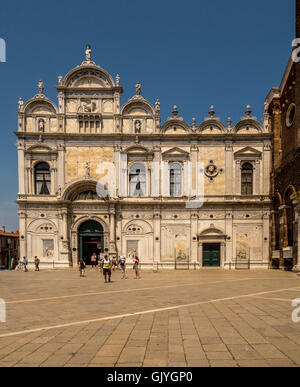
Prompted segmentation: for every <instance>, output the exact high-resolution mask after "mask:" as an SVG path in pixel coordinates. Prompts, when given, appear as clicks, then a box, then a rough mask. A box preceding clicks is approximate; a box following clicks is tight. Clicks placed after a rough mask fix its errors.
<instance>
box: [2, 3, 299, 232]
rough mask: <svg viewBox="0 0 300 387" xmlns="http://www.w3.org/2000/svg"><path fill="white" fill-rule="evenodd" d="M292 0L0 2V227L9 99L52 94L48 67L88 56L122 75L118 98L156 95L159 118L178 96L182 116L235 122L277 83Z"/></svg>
mask: <svg viewBox="0 0 300 387" xmlns="http://www.w3.org/2000/svg"><path fill="white" fill-rule="evenodd" d="M294 7H295V6H294V1H293V0H292V1H286V0H264V1H261V0H252V1H251V2H246V1H240V0H227V1H224V0H209V1H208V0H186V1H178V0H151V1H150V0H149V1H146V0H127V1H126V0H115V1H111V2H109V1H107V0H106V1H103V0H86V1H85V2H83V1H78V0H72V1H70V0H60V1H59V2H54V1H52V2H48V1H32V0H27V1H26V2H20V1H19V0H18V1H15V0H10V1H2V2H1V9H0V38H2V39H5V40H6V44H7V62H6V63H0V101H1V103H0V128H1V130H0V165H1V167H0V177H1V190H0V226H1V225H2V224H5V225H7V228H8V229H9V230H14V229H17V228H18V218H17V207H16V205H15V204H14V200H15V199H16V197H17V192H18V187H17V151H16V147H15V143H16V137H15V136H14V135H13V131H15V130H16V129H17V116H16V114H17V101H18V98H19V97H22V98H23V100H24V101H26V100H28V99H29V98H31V97H32V96H33V95H34V94H36V93H37V86H36V85H37V83H38V81H39V80H40V79H42V80H43V81H44V83H45V88H46V89H45V93H46V95H47V96H48V97H49V98H51V99H53V100H54V101H55V102H57V98H56V97H57V96H56V90H55V88H54V85H56V84H57V75H58V74H60V73H61V74H62V75H65V74H66V73H67V72H68V71H69V70H70V69H72V68H73V67H75V66H76V65H78V64H81V62H82V61H83V59H84V48H85V45H86V44H87V43H89V44H91V45H92V48H93V59H94V60H95V61H96V63H97V64H98V65H100V66H101V67H103V68H104V69H106V70H107V71H108V72H109V73H110V74H112V76H113V77H115V75H116V74H117V73H119V74H120V76H121V84H122V86H123V87H124V95H123V98H122V101H123V103H124V102H126V101H127V100H128V99H129V98H130V97H132V95H133V94H134V93H135V84H136V82H137V80H140V81H141V82H142V95H143V96H144V97H145V98H147V99H149V101H150V102H152V103H153V104H154V102H155V100H156V99H157V98H160V101H161V111H162V117H163V120H166V119H167V117H168V116H169V115H170V112H171V111H172V107H173V105H175V104H176V105H177V106H178V108H179V112H180V115H181V116H182V117H183V118H184V119H185V121H187V122H188V123H191V120H192V118H193V117H196V118H197V123H198V124H199V123H200V122H202V120H203V119H204V117H206V116H207V115H208V114H207V113H208V111H209V107H210V106H211V105H214V106H215V109H216V115H217V116H218V117H220V118H221V119H222V121H223V122H226V121H227V117H228V116H229V115H230V116H231V117H232V119H233V122H237V121H238V120H239V119H240V117H241V116H242V115H243V114H244V111H245V106H246V105H247V104H251V106H252V108H253V114H254V115H256V116H257V117H258V118H259V119H260V120H261V116H262V113H263V102H264V98H265V96H266V95H267V93H268V91H269V89H270V88H271V87H273V86H278V85H279V83H280V80H281V77H282V75H283V72H284V68H285V66H286V64H287V61H288V58H289V55H290V52H291V41H292V39H293V38H294V35H295V32H294V31H295V27H294V25H295V21H294V20H295V16H294Z"/></svg>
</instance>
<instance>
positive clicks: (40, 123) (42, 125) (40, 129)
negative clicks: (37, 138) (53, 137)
mask: <svg viewBox="0 0 300 387" xmlns="http://www.w3.org/2000/svg"><path fill="white" fill-rule="evenodd" d="M44 131H45V121H44V120H42V119H40V120H39V132H44Z"/></svg>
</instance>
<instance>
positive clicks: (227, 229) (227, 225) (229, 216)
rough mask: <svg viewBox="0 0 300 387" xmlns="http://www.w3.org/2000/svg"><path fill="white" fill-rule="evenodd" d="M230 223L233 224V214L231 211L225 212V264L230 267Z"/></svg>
mask: <svg viewBox="0 0 300 387" xmlns="http://www.w3.org/2000/svg"><path fill="white" fill-rule="evenodd" d="M232 222H233V213H232V212H231V211H228V212H226V214H225V234H226V236H227V240H226V246H225V249H226V264H227V265H228V266H230V263H231V264H232V262H233V245H232V239H233V228H232Z"/></svg>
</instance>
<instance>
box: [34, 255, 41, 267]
mask: <svg viewBox="0 0 300 387" xmlns="http://www.w3.org/2000/svg"><path fill="white" fill-rule="evenodd" d="M34 264H35V271H40V260H39V258H38V257H37V256H35V257H34Z"/></svg>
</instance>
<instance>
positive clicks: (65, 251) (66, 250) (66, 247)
mask: <svg viewBox="0 0 300 387" xmlns="http://www.w3.org/2000/svg"><path fill="white" fill-rule="evenodd" d="M61 220H62V238H63V239H62V244H61V245H62V249H61V252H60V253H61V260H62V261H64V262H66V261H68V262H69V264H70V266H71V265H72V260H71V259H70V242H69V233H68V209H67V208H63V209H62V212H61ZM76 247H77V246H76Z"/></svg>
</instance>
